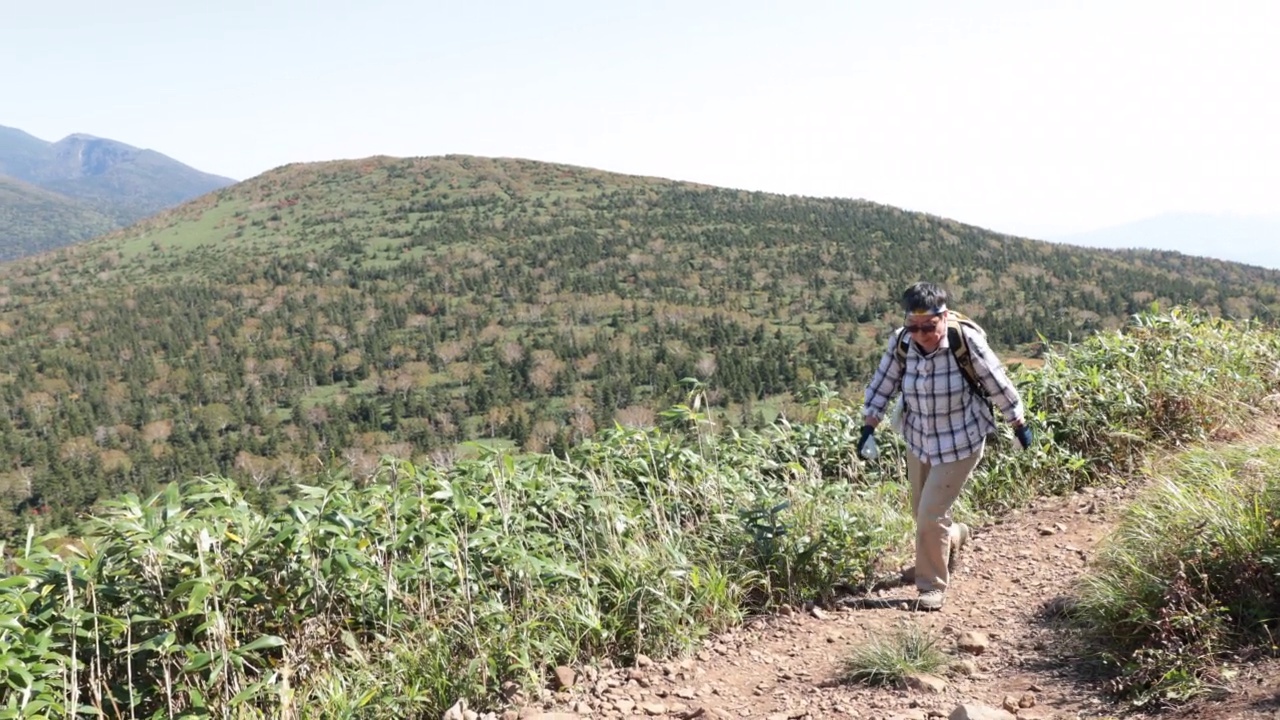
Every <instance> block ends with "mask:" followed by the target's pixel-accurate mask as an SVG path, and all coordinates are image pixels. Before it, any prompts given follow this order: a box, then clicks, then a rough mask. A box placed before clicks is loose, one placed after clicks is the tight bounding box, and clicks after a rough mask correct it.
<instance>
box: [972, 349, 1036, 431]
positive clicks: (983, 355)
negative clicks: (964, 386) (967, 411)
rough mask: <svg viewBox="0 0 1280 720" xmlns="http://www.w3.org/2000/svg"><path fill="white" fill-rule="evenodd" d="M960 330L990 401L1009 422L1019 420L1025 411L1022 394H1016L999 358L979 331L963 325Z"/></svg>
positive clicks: (1016, 390) (1016, 389) (1016, 391)
mask: <svg viewBox="0 0 1280 720" xmlns="http://www.w3.org/2000/svg"><path fill="white" fill-rule="evenodd" d="M961 331H962V332H964V336H965V340H967V341H968V343H969V353H970V354H971V355H972V356H973V369H974V372H975V373H977V375H978V381H979V382H981V383H982V388H983V389H984V390H986V391H987V395H988V396H989V397H990V398H991V402H992V403H993V404H994V405H995V406H996V407H998V408H1000V413H1001V414H1002V415H1004V419H1005V420H1007V421H1009V422H1010V423H1013V422H1016V421H1018V420H1021V419H1022V417H1023V414H1024V413H1025V409H1024V408H1023V406H1022V396H1021V395H1019V394H1018V388H1017V387H1016V386H1014V384H1013V381H1012V380H1010V379H1009V375H1008V374H1007V373H1006V372H1005V370H1004V365H1003V364H1002V363H1001V362H1000V358H999V357H997V356H996V354H995V352H994V351H993V350H992V349H991V346H990V345H988V344H987V339H986V338H985V337H983V336H982V334H981V333H975V332H969V331H968V330H965V329H964V328H963V327H962V328H961Z"/></svg>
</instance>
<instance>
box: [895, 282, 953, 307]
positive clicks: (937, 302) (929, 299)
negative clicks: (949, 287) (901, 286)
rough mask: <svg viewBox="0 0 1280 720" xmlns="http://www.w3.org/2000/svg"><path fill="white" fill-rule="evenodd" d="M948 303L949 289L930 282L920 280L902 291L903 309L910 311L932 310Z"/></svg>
mask: <svg viewBox="0 0 1280 720" xmlns="http://www.w3.org/2000/svg"><path fill="white" fill-rule="evenodd" d="M946 304H947V291H946V290H943V289H942V288H940V287H938V286H937V285H934V284H933V283H930V282H918V283H916V284H915V285H912V286H911V287H909V288H907V289H906V291H904V292H903V293H902V309H903V310H905V311H906V312H908V313H917V312H932V311H934V310H936V309H938V308H941V307H944V306H946Z"/></svg>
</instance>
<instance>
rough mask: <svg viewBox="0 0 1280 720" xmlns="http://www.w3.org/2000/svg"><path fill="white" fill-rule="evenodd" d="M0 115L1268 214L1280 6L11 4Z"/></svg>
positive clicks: (83, 125) (210, 161) (184, 146)
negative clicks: (1276, 37) (1276, 34)
mask: <svg viewBox="0 0 1280 720" xmlns="http://www.w3.org/2000/svg"><path fill="white" fill-rule="evenodd" d="M3 2H4V10H3V12H2V13H0V63H3V67H4V68H6V70H5V73H4V75H3V78H2V79H0V125H9V126H12V127H18V128H21V129H23V130H26V131H28V132H30V133H32V134H34V135H37V136H39V137H42V138H44V139H47V140H57V139H59V138H61V137H63V136H64V135H67V134H69V133H72V132H87V133H91V134H94V135H100V136H103V137H110V138H114V139H117V140H121V141H124V142H127V143H130V144H134V145H139V146H142V147H149V148H153V149H156V150H159V151H160V152H163V153H165V154H168V155H171V156H173V157H175V158H177V159H179V160H181V161H183V162H186V163H189V164H191V165H194V166H196V167H198V168H200V169H202V170H207V171H209V172H215V173H219V174H223V175H229V176H231V177H235V178H237V179H244V178H247V177H250V176H253V175H256V174H258V173H260V172H263V171H265V170H268V169H270V168H272V167H275V166H278V165H281V164H284V163H288V162H295V161H309V160H327V159H334V158H354V157H364V156H368V155H375V154H386V155H397V156H417V155H439V154H445V153H470V154H476V155H490V156H508V157H524V158H533V159H537V160H549V161H557V162H567V163H572V164H577V165H586V166H590V167H596V168H601V169H605V170H613V171H619V172H628V173H638V174H645V175H656V176H661V177H668V178H675V179H680V180H691V181H698V182H705V183H712V184H716V185H724V186H729V187H738V188H747V189H753V190H768V191H774V192H784V193H798V194H805V195H820V196H839V197H853V198H866V199H869V200H874V201H877V202H884V203H889V204H892V205H897V206H901V207H905V208H908V209H912V210H922V211H926V212H930V213H934V214H937V215H942V216H946V217H951V218H955V219H958V220H962V221H965V222H971V223H975V224H978V225H982V226H984V227H988V228H993V229H996V230H1001V231H1005V232H1012V233H1018V234H1028V235H1032V236H1046V235H1051V234H1057V233H1067V232H1076V231H1082V230H1088V229H1092V228H1096V227H1102V226H1106V225H1111V224H1117V223H1121V222H1126V221H1130V220H1135V219H1139V218H1143V217H1148V216H1152V215H1156V214H1160V213H1164V212H1229V213H1241V214H1280V130H1278V129H1280V43H1276V42H1275V41H1274V36H1275V33H1276V32H1277V28H1280V2H1271V1H1270V0H1254V1H1245V0H1238V1H1232V0H1226V1H1224V2H1216V1H1215V2H1210V1H1209V0H1204V1H1202V2H1185V1H1182V0H1164V1H1159V2H1155V1H1152V2H1147V1H1145V0H1130V1H1126V0H1109V1H1093V0H1080V1H1077V2H1049V1H1043V2H1033V1H1032V0H1020V1H1014V0H1008V1H1005V0H970V1H966V2H945V1H938V2H923V1H921V2H910V1H903V2H894V3H890V2H888V1H887V0H885V1H883V2H859V1H855V0H846V1H844V2H835V1H831V2H826V1H809V0H792V1H790V2H782V1H778V2H763V1H759V0H737V1H735V2H719V1H716V2H710V1H707V2H698V1H696V0H686V1H685V2H669V1H667V0H657V1H653V0H651V1H648V2H631V3H626V4H623V3H611V2H606V1H605V0H594V1H592V2H585V1H581V2H580V1H576V0H563V1H549V2H534V1H532V0H530V1H528V2H505V1H503V2H486V1H484V0H474V1H473V2H470V3H463V2H448V3H444V2H404V1H398V0H361V1H358V2H337V1H333V0H316V1H315V2H302V1H300V0H299V1H290V0H219V1H217V2H206V3H201V4H196V3H193V2H190V1H189V0H164V1H161V0H116V1H115V2H103V1H102V0H94V1H93V2H89V1H86V0H44V1H43V2H35V1H32V0H3Z"/></svg>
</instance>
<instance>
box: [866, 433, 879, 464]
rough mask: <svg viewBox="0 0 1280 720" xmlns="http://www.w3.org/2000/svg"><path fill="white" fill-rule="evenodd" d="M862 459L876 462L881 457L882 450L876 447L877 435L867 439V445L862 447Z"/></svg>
mask: <svg viewBox="0 0 1280 720" xmlns="http://www.w3.org/2000/svg"><path fill="white" fill-rule="evenodd" d="M862 457H863V458H865V459H867V460H875V459H876V458H878V457H880V448H878V447H876V436H875V435H872V436H871V437H869V438H867V442H866V444H865V445H863V446H862Z"/></svg>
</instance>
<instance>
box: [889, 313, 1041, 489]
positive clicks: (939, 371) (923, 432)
mask: <svg viewBox="0 0 1280 720" xmlns="http://www.w3.org/2000/svg"><path fill="white" fill-rule="evenodd" d="M960 332H963V333H964V334H965V339H966V340H967V341H968V344H969V353H970V354H971V355H972V357H973V369H974V371H975V372H976V374H977V376H978V381H979V383H981V385H982V387H983V388H984V389H986V391H987V393H988V394H989V395H990V399H991V401H992V402H993V403H994V404H995V406H996V407H998V408H1000V412H1001V413H1002V414H1003V415H1004V417H1005V419H1006V420H1008V421H1009V422H1011V423H1012V422H1016V421H1017V420H1019V419H1020V418H1021V417H1022V415H1023V407H1022V398H1021V397H1020V396H1019V395H1018V389H1017V388H1016V387H1014V385H1013V382H1012V381H1010V380H1009V376H1008V375H1006V374H1005V371H1004V366H1003V365H1001V363H1000V358H998V357H996V354H995V353H994V352H992V350H991V347H990V346H989V345H987V340H986V338H985V337H983V336H982V334H981V333H976V332H971V331H969V330H968V329H966V328H965V327H963V326H961V328H960ZM901 334H902V329H901V328H899V329H898V330H896V331H894V333H893V337H892V338H890V340H889V349H888V350H887V351H886V352H885V354H884V357H882V358H880V367H879V368H877V369H876V373H875V375H874V376H872V378H871V384H870V385H868V386H867V396H866V414H867V415H869V416H871V417H874V418H876V419H880V418H883V417H884V414H885V410H886V408H888V406H889V402H890V401H891V400H892V399H893V396H894V395H896V394H897V393H898V391H902V397H903V400H904V402H903V408H902V424H903V436H904V437H905V439H906V441H907V447H908V448H909V449H910V450H911V452H912V454H913V455H915V456H916V457H917V458H919V459H921V460H926V461H928V462H929V463H930V464H932V465H937V464H939V463H945V462H954V461H956V460H960V459H962V458H966V457H969V456H970V455H972V454H974V453H975V452H978V450H979V449H981V448H982V444H983V443H984V442H985V441H986V438H987V436H988V435H989V434H991V433H993V432H995V429H996V423H995V418H993V417H992V416H991V408H990V407H989V406H988V405H987V403H985V402H983V400H982V399H981V398H979V397H978V396H977V395H976V394H975V393H974V392H973V390H972V389H971V388H970V387H969V382H968V381H967V380H965V377H964V372H963V371H962V370H961V369H960V364H959V363H958V362H956V358H955V355H953V354H952V352H951V345H950V337H949V335H950V334H949V333H948V334H944V335H943V336H942V342H941V343H940V344H939V345H938V349H936V350H934V351H933V352H931V353H929V354H927V355H926V354H924V353H923V352H922V351H921V350H920V348H919V346H917V345H916V344H915V343H914V342H912V343H911V345H910V347H909V348H908V350H907V359H906V362H905V363H903V364H902V365H904V366H905V367H902V366H900V365H899V363H898V361H897V358H896V357H895V356H894V349H895V348H896V347H897V344H898V338H899V337H900V336H901Z"/></svg>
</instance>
